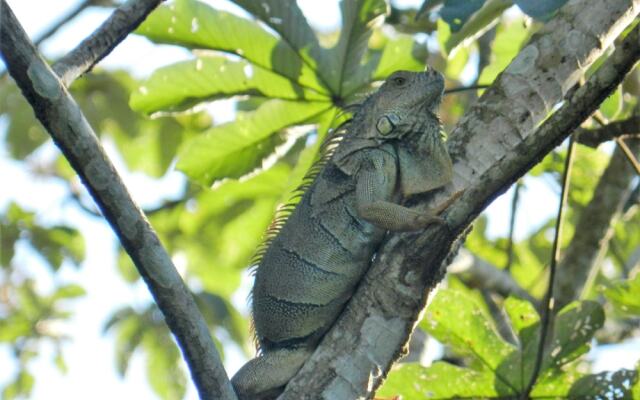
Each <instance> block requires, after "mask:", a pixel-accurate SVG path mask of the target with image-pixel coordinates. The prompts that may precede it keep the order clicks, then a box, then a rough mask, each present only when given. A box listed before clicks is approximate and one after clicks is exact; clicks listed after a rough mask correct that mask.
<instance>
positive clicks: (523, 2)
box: [513, 0, 567, 21]
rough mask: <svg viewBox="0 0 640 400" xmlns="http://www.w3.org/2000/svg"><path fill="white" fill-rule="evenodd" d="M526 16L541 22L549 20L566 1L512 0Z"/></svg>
mask: <svg viewBox="0 0 640 400" xmlns="http://www.w3.org/2000/svg"><path fill="white" fill-rule="evenodd" d="M513 2H514V3H516V4H517V5H518V7H520V9H521V10H522V11H523V12H524V13H525V14H527V15H529V16H531V17H533V18H537V19H540V20H543V21H546V20H548V19H550V18H551V17H552V16H553V15H554V14H555V12H556V11H557V10H558V9H559V8H560V7H562V6H563V5H564V4H565V3H566V2H567V0H535V1H531V0H513Z"/></svg>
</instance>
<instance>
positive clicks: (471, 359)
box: [378, 289, 638, 399]
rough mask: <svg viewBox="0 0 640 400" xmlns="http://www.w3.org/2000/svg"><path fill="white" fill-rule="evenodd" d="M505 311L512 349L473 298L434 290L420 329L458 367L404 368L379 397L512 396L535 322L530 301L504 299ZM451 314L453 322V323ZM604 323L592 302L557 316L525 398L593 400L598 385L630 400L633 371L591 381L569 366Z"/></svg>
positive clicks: (519, 387) (524, 380)
mask: <svg viewBox="0 0 640 400" xmlns="http://www.w3.org/2000/svg"><path fill="white" fill-rule="evenodd" d="M504 311H505V313H506V315H507V316H508V318H509V323H510V329H511V330H512V331H513V332H514V333H515V343H510V342H508V341H507V340H505V339H504V338H502V337H501V336H500V335H499V334H498V333H497V331H496V328H495V327H494V323H493V321H492V319H491V317H490V316H489V315H487V312H486V311H485V309H484V307H483V306H482V304H478V302H477V300H476V299H475V298H474V297H473V296H471V295H470V294H468V293H465V291H459V290H451V289H445V290H440V291H439V292H438V294H437V295H436V297H435V299H434V300H433V303H432V304H431V305H430V307H429V309H428V311H427V313H426V315H425V317H424V319H423V321H422V322H421V324H420V326H421V327H422V328H424V329H425V330H426V331H427V332H428V333H430V334H431V335H433V337H435V338H436V339H438V340H440V341H441V342H443V343H445V344H447V345H449V346H450V347H451V348H452V349H453V351H454V352H455V353H456V354H459V355H462V356H464V365H463V366H459V365H453V364H450V363H447V362H444V361H438V362H435V363H434V364H433V365H431V366H429V367H423V366H420V365H417V364H405V365H402V366H400V367H398V368H396V369H395V370H394V371H393V372H392V373H391V374H390V376H389V378H388V379H387V381H386V382H385V384H384V385H383V387H382V388H381V389H380V390H379V392H378V394H379V395H382V396H397V395H401V396H402V397H403V398H407V399H418V398H429V399H449V398H516V397H517V396H518V395H520V394H521V393H522V392H523V391H524V389H525V388H526V387H527V385H528V383H529V379H530V378H531V374H532V371H533V368H534V363H535V354H536V352H537V349H538V345H539V340H540V339H539V338H540V326H539V324H540V319H539V316H538V314H537V312H536V311H535V309H534V308H533V306H532V305H531V304H530V303H528V302H526V301H524V300H521V299H517V298H515V297H509V298H507V299H506V300H505V302H504ZM454 314H455V315H456V318H451V316H452V315H454ZM603 323H604V312H603V310H602V308H601V307H600V306H599V305H598V304H597V303H595V302H589V301H583V302H574V303H572V304H569V305H568V306H566V307H565V308H564V309H563V310H561V311H560V312H559V313H558V316H557V318H556V319H555V326H554V335H553V337H552V338H551V340H550V342H549V346H547V349H546V351H545V354H544V358H543V362H542V368H541V371H540V375H539V378H538V380H537V381H536V384H535V386H534V388H533V390H532V392H531V394H530V398H533V399H535V398H576V397H575V396H577V395H579V396H582V397H581V398H596V397H597V396H599V395H601V394H602V393H603V387H605V388H607V389H606V390H614V389H612V388H615V391H618V392H620V393H621V394H622V396H627V397H628V396H631V390H632V386H633V385H635V384H636V382H637V381H638V377H637V372H636V371H629V370H621V371H618V372H616V373H615V374H600V375H589V374H584V373H580V372H579V371H578V370H577V369H576V368H575V360H576V359H577V358H578V357H579V356H580V355H582V354H584V353H586V352H587V351H588V349H589V347H590V341H591V339H592V337H593V334H594V333H595V332H596V330H598V329H600V328H601V327H602V325H603ZM587 382H588V384H587ZM608 385H610V387H607V386H608ZM622 396H618V397H616V398H623V397H622ZM624 398H626V397H624Z"/></svg>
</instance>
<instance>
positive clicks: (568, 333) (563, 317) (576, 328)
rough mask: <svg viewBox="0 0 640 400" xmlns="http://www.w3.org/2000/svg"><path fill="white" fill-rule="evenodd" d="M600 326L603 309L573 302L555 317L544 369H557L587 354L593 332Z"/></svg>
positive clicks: (595, 305) (591, 302)
mask: <svg viewBox="0 0 640 400" xmlns="http://www.w3.org/2000/svg"><path fill="white" fill-rule="evenodd" d="M603 325H604V310H603V309H602V306H601V305H600V304H598V303H597V302H595V301H580V302H578V301H575V302H573V303H570V304H568V305H567V306H566V307H564V308H563V309H562V310H561V311H560V313H558V315H557V316H556V320H555V327H554V330H553V333H554V335H553V338H552V340H551V341H550V344H549V355H548V356H549V358H548V359H547V360H545V363H543V366H544V367H548V366H553V367H559V366H561V365H564V364H567V363H568V362H570V361H573V360H575V359H576V358H577V357H579V356H581V355H582V354H584V353H586V352H587V351H589V347H590V346H589V343H590V342H591V339H592V338H593V335H594V334H595V332H596V331H597V330H598V329H600V328H602V326H603Z"/></svg>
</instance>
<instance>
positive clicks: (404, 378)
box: [376, 362, 500, 399]
mask: <svg viewBox="0 0 640 400" xmlns="http://www.w3.org/2000/svg"><path fill="white" fill-rule="evenodd" d="M494 378H495V376H494V375H493V374H492V373H490V372H478V371H473V370H471V369H469V368H462V367H458V366H456V365H451V364H448V363H445V362H435V363H433V365H431V366H430V367H423V366H421V365H418V364H402V365H400V366H398V367H397V368H394V369H393V370H392V371H391V373H390V374H389V377H388V378H387V379H386V380H385V381H384V383H383V384H382V387H381V388H380V389H379V390H378V391H377V392H376V395H377V396H380V397H385V398H386V397H392V398H395V396H400V397H401V398H403V399H455V398H468V399H471V398H485V397H496V396H498V395H499V394H500V393H499V392H498V391H497V390H496V389H495V388H494Z"/></svg>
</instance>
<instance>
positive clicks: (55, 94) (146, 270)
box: [0, 0, 236, 399]
mask: <svg viewBox="0 0 640 400" xmlns="http://www.w3.org/2000/svg"><path fill="white" fill-rule="evenodd" d="M0 51H1V53H2V58H3V59H4V61H5V63H6V65H7V69H8V70H9V73H10V74H11V76H12V77H13V79H14V80H15V81H16V83H17V84H18V86H19V87H20V89H21V90H22V93H23V94H24V96H25V97H26V98H27V100H28V101H29V103H30V104H31V106H32V107H33V109H34V111H35V114H36V116H37V117H38V119H39V120H40V122H42V124H43V125H44V127H45V128H46V129H47V131H48V132H49V133H50V134H51V136H52V137H53V140H54V142H55V143H56V145H57V146H58V147H59V148H60V149H61V150H62V152H63V153H64V155H65V157H66V158H67V159H68V160H69V163H70V164H71V166H72V167H73V168H74V169H75V170H76V172H77V173H78V175H80V178H81V179H82V181H83V183H84V184H85V185H86V186H87V188H88V189H89V192H90V193H91V196H92V197H93V198H94V200H95V201H96V203H97V204H98V206H99V207H100V209H101V211H102V213H103V214H104V215H105V218H106V219H107V220H108V221H109V223H110V224H111V226H112V228H113V230H114V231H115V232H116V234H117V235H118V238H119V239H120V242H121V243H122V245H123V247H124V248H125V249H126V251H127V253H129V255H130V256H131V258H132V260H133V262H134V263H135V265H136V267H137V268H138V271H139V272H140V274H141V275H142V277H143V279H144V280H145V282H146V284H147V286H148V287H149V290H150V291H151V293H152V294H153V297H154V299H155V301H156V303H157V304H158V307H159V308H160V309H161V310H162V312H163V314H164V316H165V318H166V321H167V324H168V325H169V328H170V329H171V331H172V332H173V334H174V335H175V336H176V339H177V341H178V344H179V346H180V348H181V349H182V352H183V354H184V358H185V359H186V360H187V364H188V365H189V368H190V370H191V374H192V377H193V380H194V382H195V384H196V386H197V388H198V391H199V393H200V397H201V398H203V399H235V398H236V396H235V393H234V392H233V389H232V387H231V383H230V382H229V380H228V378H227V375H226V372H225V370H224V368H223V366H222V363H221V361H220V356H219V354H218V352H217V350H216V348H215V345H214V343H213V341H212V339H211V336H210V334H209V330H208V328H207V325H206V322H205V320H204V318H203V317H202V315H201V314H200V312H199V310H198V308H197V306H196V304H195V301H194V299H193V296H192V294H191V293H190V292H189V290H188V289H187V287H186V286H185V284H184V282H182V279H181V278H180V275H179V274H178V272H177V271H176V269H175V267H174V266H173V264H172V262H171V259H170V258H169V255H168V254H167V253H166V251H165V249H164V248H163V247H162V245H161V244H160V241H159V239H158V237H157V236H156V234H155V232H154V231H153V229H152V228H151V226H150V225H149V223H148V221H147V220H146V219H145V217H144V216H143V215H142V213H141V212H140V210H139V208H138V207H137V205H136V204H135V203H134V201H133V200H132V199H131V196H130V195H129V193H128V192H127V189H126V187H125V186H124V184H123V183H122V180H121V179H120V177H119V176H118V174H117V172H116V171H115V169H114V167H113V165H112V164H111V162H110V161H109V159H108V158H107V156H106V154H105V153H104V150H103V149H102V146H101V145H100V143H99V141H98V139H97V137H96V135H95V133H94V132H93V130H92V129H91V127H90V126H89V123H88V122H87V120H86V119H85V117H84V115H83V114H82V111H81V110H80V109H79V107H78V105H77V104H76V103H75V101H74V100H73V98H72V97H71V96H70V95H69V93H68V92H67V91H66V89H65V88H64V86H63V85H62V83H61V82H60V80H59V79H58V77H57V76H56V75H55V74H54V73H53V71H52V70H51V69H50V68H49V66H48V65H47V64H46V63H45V62H44V60H43V59H42V58H41V57H40V56H39V54H38V53H37V50H36V49H35V47H34V46H33V44H32V43H31V42H30V41H29V38H28V37H27V35H26V33H25V32H24V30H23V29H22V27H21V26H20V24H19V23H18V21H17V20H16V18H15V16H14V14H13V12H12V11H11V9H10V8H9V5H8V4H7V3H6V2H5V1H4V0H0Z"/></svg>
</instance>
